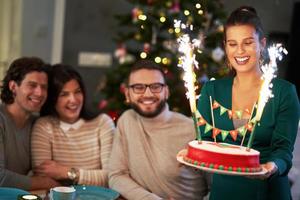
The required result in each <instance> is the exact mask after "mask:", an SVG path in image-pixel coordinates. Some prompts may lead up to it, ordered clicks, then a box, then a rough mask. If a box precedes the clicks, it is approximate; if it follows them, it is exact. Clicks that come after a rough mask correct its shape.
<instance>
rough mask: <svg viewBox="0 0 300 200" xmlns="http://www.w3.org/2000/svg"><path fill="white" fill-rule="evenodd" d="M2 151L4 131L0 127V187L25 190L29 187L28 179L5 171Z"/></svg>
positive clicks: (3, 152)
mask: <svg viewBox="0 0 300 200" xmlns="http://www.w3.org/2000/svg"><path fill="white" fill-rule="evenodd" d="M5 153H7V152H5V151H4V130H3V128H2V127H0V186H1V187H15V188H20V189H23V190H27V189H29V187H30V178H29V177H28V176H26V175H21V174H18V173H15V172H13V171H10V170H7V169H6V164H5Z"/></svg>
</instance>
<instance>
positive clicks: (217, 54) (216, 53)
mask: <svg viewBox="0 0 300 200" xmlns="http://www.w3.org/2000/svg"><path fill="white" fill-rule="evenodd" d="M224 54H225V53H224V51H223V49H222V48H220V47H217V48H215V49H214V50H213V51H212V54H211V57H212V58H213V59H214V61H216V62H220V61H222V60H223V57H224Z"/></svg>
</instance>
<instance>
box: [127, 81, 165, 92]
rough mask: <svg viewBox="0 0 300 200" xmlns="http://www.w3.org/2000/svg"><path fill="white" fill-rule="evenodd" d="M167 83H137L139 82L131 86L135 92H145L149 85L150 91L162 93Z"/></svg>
mask: <svg viewBox="0 0 300 200" xmlns="http://www.w3.org/2000/svg"><path fill="white" fill-rule="evenodd" d="M165 85H166V84H164V83H152V84H141V83H137V84H133V85H129V87H130V88H132V90H133V92H134V93H136V94H144V93H145V92H146V89H147V87H149V88H150V91H151V92H152V93H160V92H161V91H162V89H163V87H164V86H165Z"/></svg>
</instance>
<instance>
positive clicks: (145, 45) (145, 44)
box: [143, 43, 150, 54]
mask: <svg viewBox="0 0 300 200" xmlns="http://www.w3.org/2000/svg"><path fill="white" fill-rule="evenodd" d="M143 51H144V52H145V53H147V54H148V53H149V52H150V44H149V43H144V49H143Z"/></svg>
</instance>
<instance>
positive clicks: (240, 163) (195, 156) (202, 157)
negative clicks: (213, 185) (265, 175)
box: [183, 140, 262, 173]
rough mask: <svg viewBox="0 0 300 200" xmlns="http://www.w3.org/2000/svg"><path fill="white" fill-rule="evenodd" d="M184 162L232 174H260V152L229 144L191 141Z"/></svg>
mask: <svg viewBox="0 0 300 200" xmlns="http://www.w3.org/2000/svg"><path fill="white" fill-rule="evenodd" d="M183 159H184V161H185V162H188V163H190V164H192V165H196V166H201V167H207V168H211V169H217V170H222V171H231V172H249V173H251V172H260V171H262V168H261V167H260V165H259V152H258V151H256V150H254V149H250V151H247V150H246V147H243V146H237V145H231V144H227V143H215V142H208V141H202V143H201V144H199V143H198V141H196V140H195V141H191V142H189V144H188V149H187V154H186V156H184V158H183Z"/></svg>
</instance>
